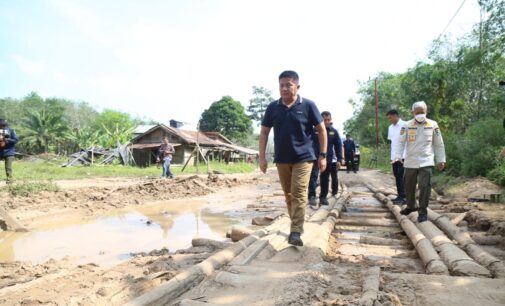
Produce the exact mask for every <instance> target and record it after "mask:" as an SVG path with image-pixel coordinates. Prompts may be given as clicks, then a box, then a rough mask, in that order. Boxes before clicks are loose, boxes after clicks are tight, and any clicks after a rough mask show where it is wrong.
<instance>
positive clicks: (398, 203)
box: [393, 197, 407, 205]
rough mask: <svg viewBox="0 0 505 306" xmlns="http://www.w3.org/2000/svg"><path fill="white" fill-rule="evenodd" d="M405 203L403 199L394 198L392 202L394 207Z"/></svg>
mask: <svg viewBox="0 0 505 306" xmlns="http://www.w3.org/2000/svg"><path fill="white" fill-rule="evenodd" d="M406 202H407V201H405V199H404V198H400V197H396V199H394V200H393V204H395V205H402V204H405V203H406Z"/></svg>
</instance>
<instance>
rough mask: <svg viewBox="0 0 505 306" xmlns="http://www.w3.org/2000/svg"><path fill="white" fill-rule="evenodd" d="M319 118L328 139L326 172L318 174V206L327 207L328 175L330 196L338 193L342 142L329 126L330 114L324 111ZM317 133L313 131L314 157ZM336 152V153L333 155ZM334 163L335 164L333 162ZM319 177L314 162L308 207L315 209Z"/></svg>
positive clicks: (316, 165)
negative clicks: (319, 185) (330, 187)
mask: <svg viewBox="0 0 505 306" xmlns="http://www.w3.org/2000/svg"><path fill="white" fill-rule="evenodd" d="M321 116H322V117H323V120H324V125H325V127H326V138H327V139H328V146H327V148H326V152H327V156H326V165H327V166H326V170H325V171H322V172H321V173H320V184H321V192H320V194H319V204H320V205H328V199H327V197H328V189H329V184H330V182H329V180H330V175H331V177H332V195H335V194H337V192H338V178H337V170H338V168H339V167H340V163H341V162H342V140H341V139H340V135H339V134H338V131H337V130H336V129H335V128H334V127H332V126H331V123H332V122H331V113H330V112H327V111H324V112H322V113H321ZM317 137H318V132H317V131H314V136H313V139H314V146H313V147H314V151H315V152H316V155H319V141H318V138H317ZM335 152H336V153H335ZM333 161H335V162H333ZM318 175H319V165H318V164H317V162H315V161H314V163H313V165H312V172H311V175H310V182H309V205H310V206H311V207H315V206H316V205H317V202H316V188H317V176H318Z"/></svg>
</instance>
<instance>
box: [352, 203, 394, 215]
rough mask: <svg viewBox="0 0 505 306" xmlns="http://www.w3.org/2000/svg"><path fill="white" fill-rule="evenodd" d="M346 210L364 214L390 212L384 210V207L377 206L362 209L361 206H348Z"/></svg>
mask: <svg viewBox="0 0 505 306" xmlns="http://www.w3.org/2000/svg"><path fill="white" fill-rule="evenodd" d="M346 209H347V211H352V212H363V213H387V212H389V209H387V208H382V207H379V206H376V207H360V206H353V205H346Z"/></svg>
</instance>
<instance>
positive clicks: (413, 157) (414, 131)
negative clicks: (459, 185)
mask: <svg viewBox="0 0 505 306" xmlns="http://www.w3.org/2000/svg"><path fill="white" fill-rule="evenodd" d="M427 112H428V107H427V106H426V103H425V102H424V101H419V102H415V103H414V104H413V105H412V114H413V115H414V119H412V120H410V121H408V122H407V123H406V125H405V126H404V127H402V128H401V130H400V137H399V140H398V143H397V145H396V149H395V160H394V162H398V161H401V160H402V156H401V154H402V152H404V150H405V161H404V168H405V174H404V177H405V192H406V195H407V207H406V208H404V209H402V211H401V214H402V215H408V214H410V213H412V212H414V211H419V215H418V217H417V221H418V222H424V221H426V220H428V203H429V201H430V196H431V177H432V172H433V167H434V166H435V159H436V161H437V162H438V169H439V170H441V171H442V170H444V168H445V148H444V141H443V139H442V133H441V132H440V128H439V127H438V124H437V122H435V121H433V120H430V119H427V118H426V114H427ZM418 182H419V206H417V205H416V186H417V184H418Z"/></svg>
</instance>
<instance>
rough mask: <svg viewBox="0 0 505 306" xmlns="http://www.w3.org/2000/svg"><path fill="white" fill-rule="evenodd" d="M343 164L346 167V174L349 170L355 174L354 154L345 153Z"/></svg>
mask: <svg viewBox="0 0 505 306" xmlns="http://www.w3.org/2000/svg"><path fill="white" fill-rule="evenodd" d="M345 163H346V165H347V172H349V171H350V169H351V168H352V171H354V172H356V165H354V153H352V152H345Z"/></svg>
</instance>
